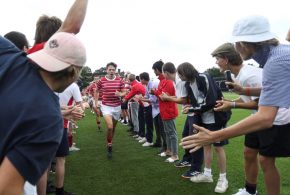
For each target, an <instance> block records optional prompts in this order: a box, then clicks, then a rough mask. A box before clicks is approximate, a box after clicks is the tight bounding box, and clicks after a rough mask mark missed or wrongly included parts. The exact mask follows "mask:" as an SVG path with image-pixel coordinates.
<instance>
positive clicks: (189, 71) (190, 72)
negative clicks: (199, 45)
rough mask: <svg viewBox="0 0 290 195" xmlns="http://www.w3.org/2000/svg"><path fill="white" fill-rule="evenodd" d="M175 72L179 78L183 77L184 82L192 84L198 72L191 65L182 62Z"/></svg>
mask: <svg viewBox="0 0 290 195" xmlns="http://www.w3.org/2000/svg"><path fill="white" fill-rule="evenodd" d="M177 72H178V74H179V75H180V76H182V77H184V78H185V80H186V81H190V82H194V81H195V79H196V78H197V76H198V71H197V70H196V69H195V68H194V67H193V65H192V64H190V63H188V62H184V63H182V64H180V65H179V66H178V67H177Z"/></svg>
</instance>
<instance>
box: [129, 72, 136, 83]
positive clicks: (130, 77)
mask: <svg viewBox="0 0 290 195" xmlns="http://www.w3.org/2000/svg"><path fill="white" fill-rule="evenodd" d="M128 79H129V81H131V82H132V81H134V80H135V79H136V76H135V75H134V74H129V78H128Z"/></svg>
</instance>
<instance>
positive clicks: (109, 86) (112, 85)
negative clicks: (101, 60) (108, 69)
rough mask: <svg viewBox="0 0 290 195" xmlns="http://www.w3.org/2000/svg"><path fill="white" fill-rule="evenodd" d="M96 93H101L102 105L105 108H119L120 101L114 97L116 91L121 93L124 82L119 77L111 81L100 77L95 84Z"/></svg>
mask: <svg viewBox="0 0 290 195" xmlns="http://www.w3.org/2000/svg"><path fill="white" fill-rule="evenodd" d="M97 89H98V91H102V93H103V94H102V104H103V105H106V106H112V107H116V106H120V105H121V99H120V97H118V96H116V95H115V93H116V91H121V90H123V89H124V82H123V81H122V79H121V78H120V77H116V76H115V77H114V78H113V79H108V78H107V77H106V76H105V77H102V78H101V79H100V80H99V81H98V82H97Z"/></svg>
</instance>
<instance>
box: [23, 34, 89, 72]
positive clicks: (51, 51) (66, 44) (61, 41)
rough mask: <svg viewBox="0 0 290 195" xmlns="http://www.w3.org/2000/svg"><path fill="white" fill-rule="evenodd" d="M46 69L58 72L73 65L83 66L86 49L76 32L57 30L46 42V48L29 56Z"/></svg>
mask: <svg viewBox="0 0 290 195" xmlns="http://www.w3.org/2000/svg"><path fill="white" fill-rule="evenodd" d="M27 57H28V58H30V59H31V60H32V61H34V62H35V63H37V64H38V66H40V67H41V68H43V69H44V70H47V71H49V72H58V71H61V70H63V69H66V68H68V67H69V66H71V65H74V66H78V67H83V66H84V64H85V62H86V49H85V47H84V45H83V44H82V43H81V42H80V40H78V39H77V38H76V36H75V35H74V34H71V33H66V32H57V33H55V34H54V35H52V37H51V38H50V39H49V40H48V41H47V42H46V43H45V45H44V48H43V49H42V50H39V51H37V52H34V53H32V54H30V55H28V56H27Z"/></svg>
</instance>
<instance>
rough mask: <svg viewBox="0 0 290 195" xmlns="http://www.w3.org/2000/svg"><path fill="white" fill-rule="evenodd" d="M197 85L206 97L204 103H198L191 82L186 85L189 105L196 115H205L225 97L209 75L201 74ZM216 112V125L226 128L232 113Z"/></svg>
mask: <svg viewBox="0 0 290 195" xmlns="http://www.w3.org/2000/svg"><path fill="white" fill-rule="evenodd" d="M196 84H197V87H198V91H199V92H200V93H202V94H203V95H204V99H203V101H202V102H198V101H197V100H196V98H195V96H194V94H193V91H192V89H191V87H190V82H189V81H187V82H186V83H185V88H186V91H187V94H188V97H189V103H190V104H191V105H192V107H193V110H194V112H195V113H200V114H201V113H204V112H206V111H208V110H211V109H213V108H214V107H215V105H216V101H217V100H221V99H222V97H223V94H222V91H221V89H220V88H219V87H218V85H217V84H216V82H215V81H214V79H213V78H212V77H211V76H210V75H208V74H203V73H199V74H198V75H196ZM213 112H214V118H215V124H216V125H217V126H220V127H225V126H226V124H227V122H228V121H229V119H230V118H231V114H232V112H231V111H225V112H216V111H213Z"/></svg>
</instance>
